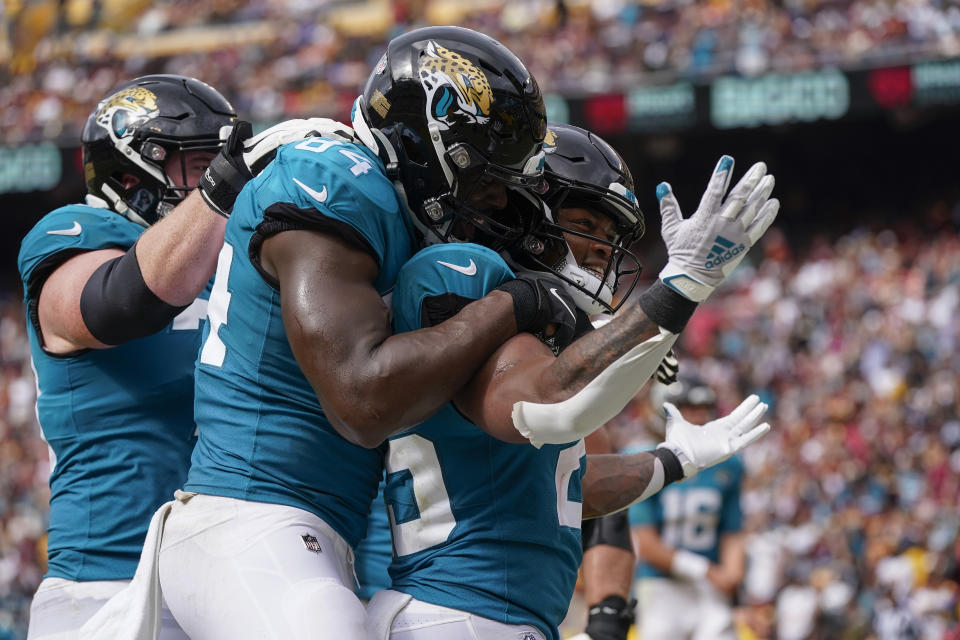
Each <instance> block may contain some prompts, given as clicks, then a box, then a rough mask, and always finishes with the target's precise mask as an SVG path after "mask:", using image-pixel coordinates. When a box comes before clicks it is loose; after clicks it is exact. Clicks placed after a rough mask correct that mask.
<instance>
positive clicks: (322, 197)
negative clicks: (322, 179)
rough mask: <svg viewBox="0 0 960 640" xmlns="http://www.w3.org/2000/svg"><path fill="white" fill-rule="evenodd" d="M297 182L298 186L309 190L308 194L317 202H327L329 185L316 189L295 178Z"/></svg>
mask: <svg viewBox="0 0 960 640" xmlns="http://www.w3.org/2000/svg"><path fill="white" fill-rule="evenodd" d="M293 181H294V182H296V183H297V186H298V187H300V188H301V189H303V190H304V191H306V192H307V195H308V196H310V197H311V198H313V199H314V200H316V201H317V202H326V201H327V185H323V189H321V190H320V191H317V190H316V189H311V188H310V187H308V186H307V185H305V184H303V183H302V182H300V181H299V180H297V179H296V178H294V179H293Z"/></svg>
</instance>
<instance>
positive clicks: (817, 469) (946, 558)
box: [0, 205, 960, 640]
mask: <svg viewBox="0 0 960 640" xmlns="http://www.w3.org/2000/svg"><path fill="white" fill-rule="evenodd" d="M939 214H940V215H939V216H933V217H931V218H930V219H934V220H936V221H937V224H938V225H940V226H939V227H938V228H936V229H934V230H931V229H930V228H928V229H927V230H926V231H920V230H918V229H919V227H920V226H921V225H919V224H917V223H916V221H914V222H912V223H911V226H903V227H902V228H897V229H896V230H895V231H894V230H890V229H887V230H878V231H873V230H865V229H860V230H857V231H854V232H852V233H849V234H847V235H844V236H843V237H839V238H835V239H830V238H827V237H815V238H813V240H812V242H811V243H810V245H809V246H808V247H804V248H803V249H800V250H795V249H793V248H791V247H790V246H788V244H787V243H786V242H785V241H784V239H783V237H782V236H781V235H779V234H778V233H777V231H776V229H774V230H772V231H771V234H770V236H769V237H768V238H767V239H766V240H765V244H764V246H763V247H762V248H759V249H757V251H763V252H764V255H763V261H762V262H761V263H760V266H759V267H758V268H756V269H754V268H753V267H751V266H750V265H749V264H746V263H745V264H744V265H742V266H741V267H740V270H739V271H738V272H737V274H736V276H735V277H734V279H733V282H732V283H730V284H728V285H726V286H725V288H724V289H723V290H722V292H718V295H716V296H715V298H712V299H711V301H710V302H709V303H707V304H704V305H701V308H700V309H699V310H698V312H697V313H696V315H695V316H694V318H693V319H692V320H691V322H690V324H689V325H688V327H687V329H686V331H685V333H684V336H683V339H682V342H681V344H680V346H679V348H678V351H679V353H680V359H681V367H691V368H695V369H697V370H698V371H699V373H700V375H701V376H702V377H703V378H704V379H705V380H706V381H707V382H708V383H709V384H710V385H711V386H712V387H713V388H715V389H716V390H717V393H718V398H719V403H720V409H721V411H724V412H726V411H728V410H729V409H730V408H732V407H733V406H734V405H735V404H736V403H737V401H738V399H740V398H742V397H744V396H745V395H746V394H748V393H750V392H757V393H760V394H761V395H762V396H763V397H764V399H765V400H766V401H767V402H769V403H770V404H771V412H770V414H768V418H769V420H770V422H771V424H772V425H774V428H773V431H772V432H771V433H770V435H769V436H768V437H767V438H765V439H764V440H761V441H760V442H759V443H757V444H756V445H754V446H753V447H751V448H749V449H748V450H747V451H746V452H745V454H744V462H745V464H746V467H747V473H748V479H747V485H746V488H745V493H744V512H745V518H746V526H747V531H748V535H749V537H748V542H747V545H746V548H747V550H748V569H747V576H746V580H745V583H744V587H743V589H742V590H741V593H740V598H739V601H740V606H739V608H738V614H737V615H738V620H739V624H740V626H741V632H742V633H741V638H742V639H743V640H750V639H756V638H777V639H779V640H805V639H811V638H812V639H851V640H852V639H865V638H876V639H877V640H902V639H904V638H915V639H917V640H933V639H937V640H941V639H943V638H948V639H954V640H955V639H960V626H958V621H957V611H958V603H960V587H958V579H960V570H958V560H960V542H958V536H957V532H958V526H960V417H958V416H960V237H958V227H960V205H958V207H957V208H956V210H955V211H953V212H951V211H949V210H948V209H947V208H946V207H940V209H939ZM951 216H952V221H951ZM928 227H929V225H928ZM757 257H759V256H757ZM22 323H23V316H22V309H21V307H20V305H19V303H16V302H7V303H6V304H5V305H4V306H3V307H2V316H0V352H2V354H0V355H2V363H3V385H2V387H0V612H2V613H0V640H4V639H6V638H19V637H22V633H23V630H24V625H25V619H26V612H27V608H28V602H29V598H30V596H31V594H32V591H33V589H34V588H35V586H36V584H37V583H38V582H39V580H40V576H41V574H42V573H43V569H42V568H41V564H42V558H43V536H44V533H43V529H44V518H45V503H46V500H47V494H48V492H47V490H46V477H47V474H48V473H49V462H48V459H47V452H46V447H45V446H44V444H43V443H42V441H41V440H40V438H39V431H38V428H37V425H36V422H35V419H34V416H33V402H34V383H33V377H32V374H31V371H30V366H29V364H28V356H27V347H26V343H25V342H26V338H25V333H24V330H23V324H22ZM651 415H652V414H651V409H650V408H649V405H648V403H646V402H645V401H643V399H642V398H640V397H638V399H637V400H636V401H635V402H634V403H633V404H631V406H629V407H628V408H627V410H626V411H625V412H624V413H623V414H621V416H619V417H618V419H617V420H616V421H615V422H614V423H613V427H614V437H615V440H616V441H617V442H619V443H620V445H626V444H628V443H630V442H631V441H633V440H636V439H637V438H641V437H643V436H642V434H641V432H640V431H639V428H640V427H639V424H640V423H643V422H646V421H649V420H652V419H654V418H652V417H651Z"/></svg>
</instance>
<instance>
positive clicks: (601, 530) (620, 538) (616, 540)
mask: <svg viewBox="0 0 960 640" xmlns="http://www.w3.org/2000/svg"><path fill="white" fill-rule="evenodd" d="M581 527H582V528H581V532H582V536H583V538H582V539H583V550H584V551H586V550H587V549H589V548H590V547H595V546H597V545H598V544H607V545H610V546H611V547H619V548H621V549H624V550H626V551H629V552H630V553H633V545H632V544H631V543H630V520H629V518H628V517H627V512H626V511H618V512H616V513H611V514H609V515H605V516H603V517H601V518H591V519H589V520H584V521H583V523H582V525H581Z"/></svg>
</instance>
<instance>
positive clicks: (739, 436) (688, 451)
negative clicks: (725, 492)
mask: <svg viewBox="0 0 960 640" xmlns="http://www.w3.org/2000/svg"><path fill="white" fill-rule="evenodd" d="M663 408H664V410H665V411H666V413H667V437H666V439H665V440H664V441H663V442H661V443H660V444H658V445H657V448H658V449H659V448H661V447H663V448H666V449H669V450H670V451H672V452H673V453H674V454H675V455H676V456H677V458H678V459H679V460H680V464H681V465H682V466H683V477H684V478H690V477H692V476H694V475H696V474H697V472H698V471H700V470H702V469H706V468H707V467H712V466H713V465H715V464H718V463H720V462H723V461H724V460H726V459H727V458H729V457H730V456H732V455H733V454H735V453H737V452H738V451H741V450H742V449H744V448H745V447H747V446H749V445H750V444H753V443H754V442H756V441H757V440H759V439H760V438H762V437H763V436H764V435H766V434H767V432H768V431H770V425H769V424H767V423H766V422H764V423H763V424H761V425H757V423H758V422H759V421H760V418H762V417H763V414H764V413H766V412H767V405H766V404H764V403H763V402H760V398H758V397H757V396H756V395H752V396H750V397H749V398H747V399H746V400H744V401H743V402H741V403H740V406H739V407H737V408H736V409H734V410H733V411H731V412H730V414H729V415H727V416H724V417H723V418H717V419H716V420H711V421H710V422H708V423H707V424H705V425H703V426H700V425H697V424H691V423H689V422H687V421H686V420H685V419H684V418H683V416H682V415H681V414H680V410H679V409H677V408H676V407H675V406H674V405H673V404H671V403H669V402H664V403H663Z"/></svg>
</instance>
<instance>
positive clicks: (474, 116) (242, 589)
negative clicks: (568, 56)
mask: <svg viewBox="0 0 960 640" xmlns="http://www.w3.org/2000/svg"><path fill="white" fill-rule="evenodd" d="M353 124H354V128H355V130H356V133H357V140H355V141H353V142H345V141H342V140H335V139H330V138H327V137H313V138H309V139H307V140H304V141H302V142H300V143H297V144H289V145H286V146H284V147H282V148H280V149H279V151H278V152H277V154H276V157H275V159H274V160H273V162H272V163H271V164H270V165H269V166H267V168H266V169H264V170H263V172H262V173H260V174H259V175H258V176H257V177H256V178H255V179H254V180H252V181H251V182H250V183H249V184H248V185H247V186H246V187H245V188H244V190H243V191H242V192H241V194H240V196H239V198H238V199H237V201H236V205H235V207H234V211H233V214H232V215H231V217H230V220H229V222H228V224H227V227H226V232H225V239H224V245H223V249H222V251H221V253H220V257H219V263H218V267H217V273H216V278H215V281H214V284H213V288H212V293H211V296H210V306H209V309H210V311H209V321H208V323H207V325H206V328H205V330H204V337H203V344H202V347H201V349H200V353H199V358H198V363H197V373H196V376H197V381H196V405H195V406H196V412H195V414H196V420H197V424H198V429H199V440H198V443H197V446H196V448H195V449H194V453H193V459H192V465H191V468H190V472H189V475H188V478H187V481H186V483H185V485H184V489H185V492H184V493H182V494H181V495H180V499H179V501H177V502H176V504H174V505H172V508H171V509H170V513H169V516H168V517H167V519H166V523H165V528H164V530H163V534H162V542H161V544H160V551H159V567H158V572H159V581H160V585H161V587H162V590H163V595H164V597H165V598H166V601H167V603H168V605H169V606H170V609H171V611H172V612H173V614H174V616H175V617H176V618H177V620H178V622H179V623H180V624H181V626H182V627H183V628H184V630H185V631H186V632H187V633H188V634H189V635H190V636H191V637H192V638H194V640H202V639H205V638H216V639H218V640H219V639H222V638H234V639H241V638H258V639H259V638H266V637H280V638H293V637H297V638H337V639H339V640H344V639H346V640H349V639H352V638H361V637H365V634H366V632H365V630H364V623H365V615H364V610H363V606H362V605H361V603H360V601H359V599H358V598H357V597H356V596H355V595H354V593H353V584H354V577H353V569H352V548H353V547H354V546H355V545H356V544H357V543H358V542H359V540H360V539H361V538H363V536H364V532H365V528H366V520H367V514H368V511H369V508H370V503H371V500H372V499H373V497H374V495H375V494H376V492H377V483H378V478H379V476H380V474H381V472H382V465H383V454H384V449H385V447H382V446H380V445H381V443H382V441H383V440H384V439H385V438H386V437H387V436H389V435H391V434H392V433H395V432H397V431H399V430H402V429H405V428H408V427H410V426H411V425H413V424H416V423H418V422H420V421H422V420H424V419H425V418H427V417H428V416H429V415H431V414H432V413H434V412H436V411H437V410H438V409H440V408H441V407H442V406H444V405H445V404H446V403H447V402H448V401H449V400H450V398H451V397H452V396H453V394H454V392H455V391H456V390H457V389H459V388H460V387H462V386H463V385H464V384H465V383H466V382H467V380H468V379H469V378H470V377H471V376H472V375H473V374H474V372H475V371H476V369H477V368H478V367H479V366H480V365H481V364H482V363H483V362H484V361H485V360H486V359H487V358H488V357H489V355H490V354H491V353H492V352H493V351H494V350H495V349H496V348H497V347H499V346H500V345H501V344H502V343H503V342H504V341H506V340H507V339H509V338H510V337H512V336H513V335H515V334H516V333H517V331H527V330H531V331H535V330H540V329H542V328H544V327H546V326H547V325H548V324H557V325H560V329H559V331H558V335H560V338H559V339H560V341H561V342H563V341H564V340H567V341H568V340H569V336H570V335H572V333H573V320H572V318H568V317H567V316H568V315H569V314H568V312H567V311H566V307H567V306H570V305H572V304H573V303H572V301H570V300H569V299H568V298H567V297H566V296H565V295H559V296H558V295H553V294H550V293H549V290H548V289H549V286H550V285H551V284H552V286H553V287H554V288H556V287H558V286H559V284H558V283H557V282H556V281H555V280H550V279H549V278H544V277H542V276H538V275H533V276H525V277H523V278H518V279H513V278H511V279H510V281H509V282H506V281H504V282H502V283H498V285H500V287H499V289H498V290H496V291H491V292H489V295H487V296H485V297H482V298H481V299H478V300H477V301H476V302H474V303H473V304H470V305H467V306H466V307H465V308H464V309H463V310H462V311H461V312H460V313H458V314H456V316H455V317H453V318H451V319H449V321H447V322H444V323H442V324H439V325H437V326H435V327H430V328H425V329H424V330H423V331H419V332H412V333H405V334H402V335H392V330H391V325H390V321H389V296H390V294H391V292H392V291H393V289H394V282H395V280H396V277H397V274H398V272H399V270H400V268H401V266H403V264H404V263H406V262H407V261H408V260H409V258H410V256H411V255H412V254H413V253H414V251H415V250H416V249H418V248H419V247H420V246H421V244H422V243H424V242H427V243H429V242H443V241H449V240H466V239H472V240H483V241H484V242H486V243H489V244H491V245H492V246H497V245H499V244H503V243H505V242H509V241H512V240H513V238H514V237H515V236H517V235H518V234H519V233H521V232H522V229H521V228H520V226H519V225H520V221H519V220H518V219H516V215H515V214H514V213H513V207H514V202H517V203H518V204H521V203H523V202H527V198H526V196H525V195H524V193H523V192H521V191H518V190H522V189H526V188H529V187H531V186H533V185H536V184H538V183H539V181H540V180H541V177H542V165H543V152H542V141H543V136H544V132H545V130H546V118H545V111H544V106H543V100H542V97H541V94H540V91H539V88H538V87H537V84H536V82H535V81H534V79H533V77H532V76H531V75H530V74H529V72H528V71H527V70H526V69H525V68H524V66H523V65H522V64H521V63H520V61H519V60H518V59H517V58H516V57H515V56H514V55H513V54H512V53H510V52H509V51H508V50H507V49H506V48H504V47H503V46H502V45H501V44H500V43H498V42H496V41H495V40H493V39H491V38H488V37H486V36H483V35H481V34H478V33H476V32H473V31H470V30H467V29H460V28H456V27H431V28H426V29H420V30H416V31H413V32H410V33H408V34H405V35H403V36H400V37H398V38H396V39H394V40H392V41H391V42H390V43H389V45H388V47H387V52H386V54H385V55H384V57H383V58H382V59H381V61H380V62H379V63H378V64H377V66H376V68H375V69H374V70H373V72H372V74H371V75H370V78H369V80H368V82H367V86H366V88H365V90H364V93H363V95H362V96H361V97H360V98H358V100H357V102H356V104H355V107H354V112H353ZM475 268H476V266H475V265H473V266H471V265H463V271H464V272H465V273H468V272H470V271H471V270H472V269H475ZM465 277H466V276H465ZM558 293H559V292H558Z"/></svg>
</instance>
